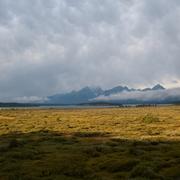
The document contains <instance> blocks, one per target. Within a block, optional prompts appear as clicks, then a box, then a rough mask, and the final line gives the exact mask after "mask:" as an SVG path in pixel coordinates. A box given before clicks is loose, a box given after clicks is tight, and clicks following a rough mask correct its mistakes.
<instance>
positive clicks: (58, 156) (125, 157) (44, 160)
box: [0, 106, 180, 179]
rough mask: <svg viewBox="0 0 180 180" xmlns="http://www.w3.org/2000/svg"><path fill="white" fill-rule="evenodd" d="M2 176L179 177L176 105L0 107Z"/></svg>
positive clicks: (179, 125) (179, 117)
mask: <svg viewBox="0 0 180 180" xmlns="http://www.w3.org/2000/svg"><path fill="white" fill-rule="evenodd" d="M0 153H1V157H0V179H13V177H14V179H40V178H43V179H46V178H47V179H136V178H137V179H138V178H141V179H178V178H180V171H179V170H178V169H179V168H180V106H167V107H144V108H143V107H141V108H101V109H11V110H10V109H2V110H0Z"/></svg>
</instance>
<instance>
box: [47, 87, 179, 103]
mask: <svg viewBox="0 0 180 180" xmlns="http://www.w3.org/2000/svg"><path fill="white" fill-rule="evenodd" d="M47 99H48V100H47V101H46V103H50V104H65V105H66V104H83V103H90V104H91V103H92V104H93V103H98V102H100V103H103V102H104V103H122V104H136V103H174V102H179V101H180V89H179V88H176V89H165V88H164V87H163V86H162V85H160V84H157V85H155V86H154V87H152V88H144V89H134V88H129V87H127V86H117V87H114V88H111V89H107V90H103V89H101V88H100V87H97V88H90V87H85V88H82V89H80V90H79V91H71V92H69V93H64V94H56V95H52V96H49V97H47Z"/></svg>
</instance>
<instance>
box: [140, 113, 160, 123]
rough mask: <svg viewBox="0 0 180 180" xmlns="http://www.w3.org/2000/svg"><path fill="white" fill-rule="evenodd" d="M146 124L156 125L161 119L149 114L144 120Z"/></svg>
mask: <svg viewBox="0 0 180 180" xmlns="http://www.w3.org/2000/svg"><path fill="white" fill-rule="evenodd" d="M142 121H143V122H144V123H156V122H159V118H158V117H157V116H155V115H153V114H147V115H145V116H144V117H143V118H142Z"/></svg>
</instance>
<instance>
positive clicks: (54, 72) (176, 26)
mask: <svg viewBox="0 0 180 180" xmlns="http://www.w3.org/2000/svg"><path fill="white" fill-rule="evenodd" d="M179 19H180V1H179V0H172V1H169V0H158V1H157V0H151V1H149V0H120V1H117V0H78V1H74V0H68V1H67V0H47V1H44V0H30V1H29V0H16V1H12V0H1V1H0V42H1V43H0V99H4V98H7V97H8V98H9V99H10V98H14V97H20V96H22V97H26V96H27V97H28V96H31V97H36V96H47V95H50V94H53V93H57V92H63V91H66V90H68V91H69V90H72V89H78V88H81V87H83V86H86V85H90V86H101V87H103V88H109V87H112V86H115V85H117V84H122V85H123V84H124V85H129V86H134V87H138V86H149V85H152V84H156V83H163V84H166V85H169V84H172V85H173V84H174V85H175V86H176V85H178V84H179V82H180V81H179V80H180V71H179V69H180V61H179V58H180V23H178V20H179Z"/></svg>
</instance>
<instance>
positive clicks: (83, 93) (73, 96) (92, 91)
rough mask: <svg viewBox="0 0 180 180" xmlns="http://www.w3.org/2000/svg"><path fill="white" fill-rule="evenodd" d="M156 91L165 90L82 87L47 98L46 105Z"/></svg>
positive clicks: (85, 101) (156, 87)
mask: <svg viewBox="0 0 180 180" xmlns="http://www.w3.org/2000/svg"><path fill="white" fill-rule="evenodd" d="M157 90H165V88H164V87H163V86H162V85H160V84H157V85H155V86H154V87H152V88H145V89H133V88H129V87H127V86H116V87H114V88H111V89H107V90H102V89H101V88H100V87H98V88H90V87H88V86H87V87H84V88H82V89H80V90H79V91H71V92H69V93H64V94H56V95H52V96H49V97H48V101H47V102H46V103H50V104H64V105H67V104H82V103H88V102H90V100H91V99H95V98H97V97H99V96H110V95H114V94H119V93H122V92H132V91H140V92H141V91H142V92H143V91H157Z"/></svg>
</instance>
